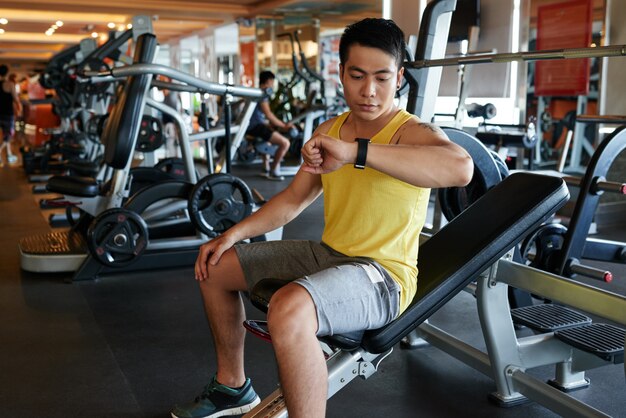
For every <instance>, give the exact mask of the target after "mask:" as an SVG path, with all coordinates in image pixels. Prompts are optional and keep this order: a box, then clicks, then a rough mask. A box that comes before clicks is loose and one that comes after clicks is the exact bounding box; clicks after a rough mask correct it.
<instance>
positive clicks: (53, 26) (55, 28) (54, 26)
mask: <svg viewBox="0 0 626 418" xmlns="http://www.w3.org/2000/svg"><path fill="white" fill-rule="evenodd" d="M51 27H52V29H54V30H57V29H59V27H58V26H57V25H52V26H51Z"/></svg>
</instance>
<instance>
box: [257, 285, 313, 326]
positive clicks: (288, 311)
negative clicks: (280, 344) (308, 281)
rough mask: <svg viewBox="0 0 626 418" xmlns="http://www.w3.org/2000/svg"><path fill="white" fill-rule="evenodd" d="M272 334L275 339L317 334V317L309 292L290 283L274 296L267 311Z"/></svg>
mask: <svg viewBox="0 0 626 418" xmlns="http://www.w3.org/2000/svg"><path fill="white" fill-rule="evenodd" d="M267 322H268V326H269V329H270V333H271V334H272V335H273V336H275V337H279V338H280V337H281V336H283V337H289V336H293V337H295V336H296V335H297V334H300V333H303V332H304V333H316V332H317V315H316V311H315V305H314V303H313V299H311V296H310V295H309V292H307V290H306V289H305V288H303V287H302V286H300V285H298V284H296V283H290V284H288V285H286V286H284V287H283V288H281V289H280V290H278V291H277V292H276V293H274V295H273V296H272V299H271V300H270V304H269V308H268V311H267Z"/></svg>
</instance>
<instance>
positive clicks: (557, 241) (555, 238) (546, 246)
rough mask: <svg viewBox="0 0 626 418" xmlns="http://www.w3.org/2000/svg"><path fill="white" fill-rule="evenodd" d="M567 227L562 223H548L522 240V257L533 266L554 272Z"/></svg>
mask: <svg viewBox="0 0 626 418" xmlns="http://www.w3.org/2000/svg"><path fill="white" fill-rule="evenodd" d="M565 234H567V228H566V227H565V226H563V225H561V224H555V223H552V224H546V225H542V226H540V227H539V228H537V229H536V230H535V232H533V233H532V234H530V235H528V236H527V237H526V238H524V240H523V241H522V245H521V247H520V252H521V254H522V258H523V259H524V260H525V261H526V263H527V264H529V265H530V266H532V267H535V268H537V269H539V270H543V271H548V272H552V273H554V272H555V271H554V270H555V269H556V268H558V266H555V265H554V264H555V258H554V257H555V254H557V253H558V252H559V251H560V250H561V249H562V248H563V241H564V240H565Z"/></svg>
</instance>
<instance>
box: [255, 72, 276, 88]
mask: <svg viewBox="0 0 626 418" xmlns="http://www.w3.org/2000/svg"><path fill="white" fill-rule="evenodd" d="M275 78H276V76H275V75H274V73H273V72H271V71H261V73H260V74H259V85H262V84H265V83H267V81H268V80H274V79H275Z"/></svg>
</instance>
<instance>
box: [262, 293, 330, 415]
mask: <svg viewBox="0 0 626 418" xmlns="http://www.w3.org/2000/svg"><path fill="white" fill-rule="evenodd" d="M267 319H268V325H269V330H270V334H271V335H272V344H273V346H274V352H275V353H276V359H277V361H278V372H279V376H280V383H281V386H282V389H283V394H284V396H285V401H286V403H287V410H288V412H289V417H290V418H301V417H306V418H317V417H319V418H323V417H324V415H325V411H326V398H327V395H328V371H327V369H326V362H325V360H324V354H323V352H322V349H321V347H320V344H319V342H318V340H317V337H316V333H317V328H318V324H317V315H316V310H315V305H314V304H313V300H312V299H311V296H310V295H309V293H308V292H307V291H306V290H305V289H304V288H303V287H302V286H300V285H298V284H295V283H292V284H288V285H286V286H285V287H283V288H282V289H280V290H279V291H278V292H276V293H275V294H274V295H273V296H272V300H271V301H270V307H269V311H268V317H267Z"/></svg>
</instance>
